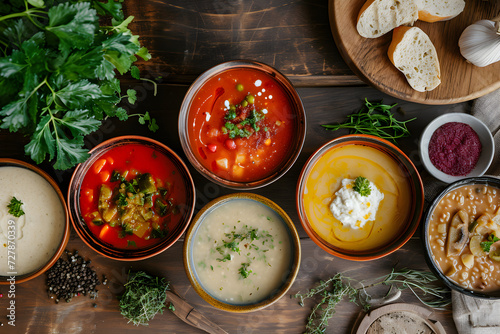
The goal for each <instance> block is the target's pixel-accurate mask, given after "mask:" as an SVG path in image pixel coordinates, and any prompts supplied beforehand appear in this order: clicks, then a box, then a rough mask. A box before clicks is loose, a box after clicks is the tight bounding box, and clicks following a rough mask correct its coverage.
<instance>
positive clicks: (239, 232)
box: [184, 193, 300, 312]
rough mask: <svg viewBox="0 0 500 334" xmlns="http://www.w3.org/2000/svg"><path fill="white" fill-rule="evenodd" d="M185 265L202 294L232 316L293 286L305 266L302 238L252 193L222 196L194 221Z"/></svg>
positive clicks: (281, 215)
mask: <svg viewBox="0 0 500 334" xmlns="http://www.w3.org/2000/svg"><path fill="white" fill-rule="evenodd" d="M184 265H185V269H186V273H187V275H188V278H189V280H190V282H191V285H192V286H193V287H194V289H195V290H196V292H197V293H198V294H199V295H200V296H201V297H202V298H203V299H205V301H207V302H208V303H210V304H212V305H213V306H215V307H217V308H220V309H222V310H225V311H230V312H251V311H256V310H259V309H262V308H264V307H267V306H269V305H271V304H272V303H274V302H275V301H277V300H278V299H279V298H281V297H282V296H283V295H284V294H285V293H286V292H287V291H288V289H289V288H290V286H291V285H292V283H293V281H294V280H295V277H296V276H297V273H298V270H299V266H300V240H299V237H298V234H297V231H296V229H295V227H294V224H293V222H292V221H291V219H290V218H289V217H288V215H287V214H286V213H285V212H284V211H283V210H282V209H281V208H280V207H279V206H278V205H276V204H275V203H274V202H272V201H270V200H269V199H267V198H265V197H262V196H259V195H256V194H250V193H237V194H231V195H226V196H222V197H220V198H218V199H216V200H214V201H212V202H210V203H209V204H207V205H206V206H205V207H204V208H203V209H202V210H200V212H199V213H198V214H197V216H196V217H195V218H194V221H193V223H192V224H191V226H190V228H189V230H188V232H187V234H186V238H185V242H184Z"/></svg>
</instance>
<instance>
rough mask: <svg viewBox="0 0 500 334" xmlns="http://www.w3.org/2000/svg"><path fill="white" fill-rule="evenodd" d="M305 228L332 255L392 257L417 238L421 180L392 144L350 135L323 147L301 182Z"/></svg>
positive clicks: (299, 192) (299, 196) (300, 204)
mask: <svg viewBox="0 0 500 334" xmlns="http://www.w3.org/2000/svg"><path fill="white" fill-rule="evenodd" d="M296 192H297V193H296V204H297V211H298V214H299V218H300V221H301V223H302V226H303V228H304V229H305V231H306V232H307V234H308V235H309V236H310V237H311V239H312V240H313V241H314V242H315V243H316V244H317V245H318V246H320V247H321V248H322V249H324V250H325V251H327V252H328V253H330V254H332V255H335V256H338V257H341V258H344V259H349V260H356V261H366V260H372V259H377V258H380V257H383V256H385V255H388V254H390V253H392V252H394V251H396V250H397V249H399V248H400V247H401V246H403V245H404V244H405V243H406V242H407V241H408V240H409V239H410V238H411V236H412V235H413V234H414V233H415V231H416V229H417V227H418V224H419V221H420V218H421V216H422V212H423V205H424V190H423V185H422V179H421V178H420V175H419V173H418V171H417V169H416V168H415V166H414V165H413V163H412V162H411V160H410V159H409V158H408V157H407V156H406V155H405V154H404V153H403V152H402V151H401V150H400V149H399V148H397V147H396V146H395V145H394V144H392V143H391V142H389V141H387V140H384V139H381V138H378V137H375V136H369V135H347V136H343V137H339V138H336V139H334V140H332V141H330V142H328V143H326V144H325V145H323V146H322V147H320V148H319V149H318V150H317V151H316V152H315V153H314V154H313V155H312V156H311V157H310V158H309V160H308V161H307V163H306V164H305V166H304V168H303V169H302V172H301V174H300V177H299V181H298V184H297V190H296Z"/></svg>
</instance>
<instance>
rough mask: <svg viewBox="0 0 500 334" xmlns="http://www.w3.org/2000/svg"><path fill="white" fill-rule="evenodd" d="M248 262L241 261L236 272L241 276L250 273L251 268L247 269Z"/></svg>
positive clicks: (244, 276)
mask: <svg viewBox="0 0 500 334" xmlns="http://www.w3.org/2000/svg"><path fill="white" fill-rule="evenodd" d="M249 266H250V263H242V264H241V267H240V269H238V272H239V273H240V275H241V277H242V278H248V276H249V275H250V274H251V273H252V271H251V270H248V267H249Z"/></svg>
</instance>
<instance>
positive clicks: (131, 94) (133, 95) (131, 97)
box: [127, 89, 143, 124]
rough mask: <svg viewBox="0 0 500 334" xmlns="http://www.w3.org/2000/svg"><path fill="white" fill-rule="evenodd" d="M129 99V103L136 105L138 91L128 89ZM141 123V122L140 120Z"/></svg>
mask: <svg viewBox="0 0 500 334" xmlns="http://www.w3.org/2000/svg"><path fill="white" fill-rule="evenodd" d="M127 98H128V103H130V104H134V103H135V101H136V100H137V91H136V90H134V89H127ZM139 122H140V120H139ZM141 124H143V123H141Z"/></svg>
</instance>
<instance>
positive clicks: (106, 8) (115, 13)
mask: <svg viewBox="0 0 500 334" xmlns="http://www.w3.org/2000/svg"><path fill="white" fill-rule="evenodd" d="M92 5H93V6H94V8H95V9H96V10H97V13H98V14H99V15H107V14H109V15H111V16H112V17H113V18H114V19H115V20H119V21H121V20H123V12H122V4H121V3H119V2H116V1H115V0H108V2H107V3H102V2H99V1H95V0H94V1H93V2H92Z"/></svg>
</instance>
